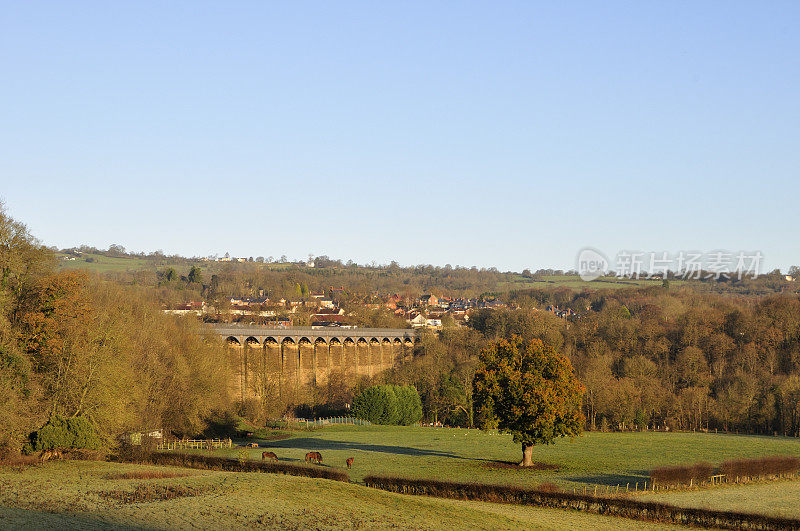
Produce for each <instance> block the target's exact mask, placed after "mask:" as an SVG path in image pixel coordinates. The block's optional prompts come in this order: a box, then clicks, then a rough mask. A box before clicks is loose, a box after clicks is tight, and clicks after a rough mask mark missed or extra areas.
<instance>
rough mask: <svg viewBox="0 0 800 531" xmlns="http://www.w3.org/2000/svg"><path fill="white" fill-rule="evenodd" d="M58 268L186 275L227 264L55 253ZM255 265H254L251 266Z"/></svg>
mask: <svg viewBox="0 0 800 531" xmlns="http://www.w3.org/2000/svg"><path fill="white" fill-rule="evenodd" d="M56 257H57V258H58V266H59V268H61V269H87V270H89V271H95V272H98V273H108V272H122V271H156V270H161V269H164V268H167V267H173V268H175V270H176V271H177V272H178V273H179V274H186V273H188V272H189V269H190V268H191V266H192V265H196V266H198V267H200V268H201V269H203V271H208V272H211V273H213V272H216V271H219V270H221V269H222V268H224V267H225V266H226V265H227V264H228V262H213V261H207V260H189V261H188V262H183V261H181V262H174V261H170V260H169V259H166V258H165V259H163V260H158V259H149V258H140V257H137V256H127V257H121V258H117V257H110V256H105V255H102V254H96V253H83V254H82V255H81V256H80V257H76V258H75V259H74V260H66V259H65V258H66V257H71V255H67V254H65V253H56ZM253 265H255V264H253ZM292 265H293V264H290V263H285V264H280V263H269V264H267V263H262V264H258V266H259V267H265V268H269V269H273V270H283V269H288V268H290V267H292Z"/></svg>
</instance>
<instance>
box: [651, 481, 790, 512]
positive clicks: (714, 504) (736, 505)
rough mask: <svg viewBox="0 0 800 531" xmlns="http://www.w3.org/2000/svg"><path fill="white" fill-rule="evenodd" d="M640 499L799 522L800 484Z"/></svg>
mask: <svg viewBox="0 0 800 531" xmlns="http://www.w3.org/2000/svg"><path fill="white" fill-rule="evenodd" d="M641 498H642V499H646V500H653V501H659V502H664V503H671V504H673V505H678V506H680V507H698V508H701V509H718V510H721V511H742V512H748V513H760V514H767V515H770V516H784V517H790V518H800V481H798V480H791V481H790V480H779V481H766V482H759V483H752V484H744V485H731V486H727V485H723V486H715V487H713V488H702V489H695V490H679V491H667V492H656V493H652V494H647V495H644V496H641Z"/></svg>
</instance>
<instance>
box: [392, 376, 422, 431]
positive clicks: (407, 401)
mask: <svg viewBox="0 0 800 531" xmlns="http://www.w3.org/2000/svg"><path fill="white" fill-rule="evenodd" d="M394 394H395V396H396V397H397V409H398V410H399V417H400V418H399V424H401V425H402V426H411V425H412V424H415V423H417V422H419V419H421V418H422V400H421V399H420V397H419V393H418V392H417V388H416V387H414V386H413V385H397V386H395V388H394Z"/></svg>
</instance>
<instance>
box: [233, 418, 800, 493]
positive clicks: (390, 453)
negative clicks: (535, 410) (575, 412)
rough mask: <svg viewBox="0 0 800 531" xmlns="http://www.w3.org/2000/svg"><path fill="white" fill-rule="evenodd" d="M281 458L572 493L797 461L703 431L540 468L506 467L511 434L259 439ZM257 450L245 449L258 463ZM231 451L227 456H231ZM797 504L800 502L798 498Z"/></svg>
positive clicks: (566, 450)
mask: <svg viewBox="0 0 800 531" xmlns="http://www.w3.org/2000/svg"><path fill="white" fill-rule="evenodd" d="M262 446H264V448H269V449H270V450H273V451H274V452H275V453H276V454H277V455H278V457H279V458H280V459H282V460H286V461H302V460H303V457H304V455H305V453H306V452H307V451H309V450H318V451H319V452H320V453H322V455H323V459H324V463H325V464H326V465H330V466H338V467H344V465H345V460H346V459H347V458H348V457H354V458H355V460H356V466H355V467H354V468H353V470H352V471H350V477H351V478H352V479H353V480H354V481H361V479H362V478H363V477H364V476H365V475H368V474H391V475H400V476H406V477H414V478H437V479H446V480H453V481H481V482H484V483H506V484H508V483H510V484H514V485H520V486H530V487H535V486H538V485H539V484H541V483H542V482H544V481H549V482H553V483H556V484H558V485H560V486H561V487H562V488H564V489H567V490H571V489H572V488H576V489H579V490H580V489H581V488H583V487H584V486H591V485H595V484H599V485H617V484H621V485H623V486H624V485H625V484H626V483H630V484H631V487H633V486H634V484H635V483H636V482H637V481H638V482H640V484H641V483H643V482H644V481H645V480H646V479H647V478H648V476H649V471H650V469H652V468H655V467H657V466H662V465H672V464H681V463H687V462H690V463H691V462H696V461H708V462H711V463H714V464H718V463H720V462H722V461H724V460H725V459H730V458H736V457H756V456H764V455H775V454H790V455H798V456H800V439H795V438H787V437H758V436H745V435H722V434H702V433H661V432H655V433H654V432H642V433H599V432H590V433H586V434H584V435H583V436H581V437H578V438H576V439H574V440H573V441H570V440H569V439H562V440H559V441H558V442H557V443H556V444H553V445H550V446H538V447H535V448H534V455H533V458H534V460H535V461H537V462H540V463H543V464H545V465H550V466H551V468H546V467H545V468H544V469H542V470H519V469H508V468H507V467H506V466H504V464H503V463H504V462H517V461H519V459H520V458H521V455H522V452H521V449H520V448H519V446H518V445H516V444H514V443H513V441H512V440H511V436H510V435H506V434H498V433H496V432H483V431H480V430H467V429H457V428H423V427H408V428H405V427H390V426H364V427H361V426H359V427H355V426H337V427H330V428H324V429H321V430H315V431H311V432H302V433H300V434H296V435H294V436H293V437H291V438H289V439H285V440H281V441H271V442H268V441H265V442H263V443H262ZM261 451H263V448H260V449H258V450H255V449H253V450H248V452H249V456H250V457H251V458H258V459H260V452H261ZM236 453H237V452H236V451H231V452H230V455H236ZM798 502H800V499H799V500H798Z"/></svg>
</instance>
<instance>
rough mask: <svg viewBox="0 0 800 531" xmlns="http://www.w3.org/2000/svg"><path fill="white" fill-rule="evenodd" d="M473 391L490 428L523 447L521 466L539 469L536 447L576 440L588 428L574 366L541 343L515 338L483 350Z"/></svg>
mask: <svg viewBox="0 0 800 531" xmlns="http://www.w3.org/2000/svg"><path fill="white" fill-rule="evenodd" d="M473 387H474V398H475V403H476V406H477V407H476V410H477V411H478V416H479V418H481V419H482V420H483V421H484V423H483V424H484V426H486V425H487V422H486V421H487V420H489V419H491V420H495V421H496V422H497V427H498V428H499V429H500V430H501V431H505V432H509V433H511V434H513V436H514V442H516V443H518V444H521V445H522V461H521V462H520V466H531V465H532V464H533V462H532V460H531V456H532V453H533V446H534V445H536V444H551V443H553V442H554V440H555V439H556V438H557V437H565V436H569V437H574V436H576V435H578V434H580V432H581V430H582V428H583V414H582V413H581V398H582V397H583V391H584V389H583V386H582V385H581V384H580V382H578V380H577V379H576V378H575V373H574V371H573V369H572V364H571V363H570V362H569V360H568V359H567V358H565V357H564V356H562V355H560V354H559V353H557V352H556V351H555V350H554V349H553V348H551V347H549V346H545V345H544V344H543V343H542V342H541V341H540V340H538V339H532V340H530V341H524V340H522V339H521V338H519V337H517V336H514V337H512V338H511V339H510V340H505V339H501V340H498V341H497V342H495V343H494V344H492V345H491V346H489V347H488V348H486V349H484V350H482V351H481V354H480V361H479V362H478V368H477V371H476V373H475V379H474V380H473ZM488 424H489V425H491V424H492V422H489V423H488Z"/></svg>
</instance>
